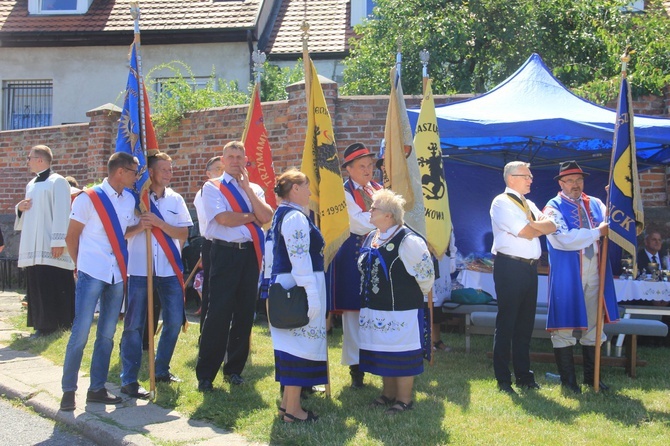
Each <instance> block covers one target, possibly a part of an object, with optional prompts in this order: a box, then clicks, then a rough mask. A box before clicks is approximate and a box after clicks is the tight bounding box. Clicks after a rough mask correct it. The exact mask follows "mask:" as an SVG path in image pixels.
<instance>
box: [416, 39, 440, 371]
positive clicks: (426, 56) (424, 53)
mask: <svg viewBox="0 0 670 446" xmlns="http://www.w3.org/2000/svg"><path fill="white" fill-rule="evenodd" d="M419 59H420V60H421V66H422V67H423V68H422V70H421V72H422V76H421V78H422V80H423V89H422V91H423V97H424V98H425V97H426V88H427V87H428V79H429V77H428V61H429V60H430V52H429V51H428V50H427V49H425V48H424V49H423V50H421V51H420V52H419ZM435 268H436V269H437V270H439V267H438V265H437V262H435ZM428 313H429V322H430V333H431V338H430V342H429V343H428V348H429V349H430V362H429V364H430V365H433V362H434V359H435V354H434V353H433V336H432V333H433V326H434V324H433V321H434V320H435V309H434V308H433V289H432V288H431V289H430V291H428Z"/></svg>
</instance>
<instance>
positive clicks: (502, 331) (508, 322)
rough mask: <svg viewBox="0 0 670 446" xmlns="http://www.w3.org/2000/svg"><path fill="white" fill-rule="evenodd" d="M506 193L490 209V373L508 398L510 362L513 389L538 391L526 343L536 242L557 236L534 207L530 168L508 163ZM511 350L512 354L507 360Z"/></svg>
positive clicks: (532, 300)
mask: <svg viewBox="0 0 670 446" xmlns="http://www.w3.org/2000/svg"><path fill="white" fill-rule="evenodd" d="M503 177H504V179H505V184H506V185H507V187H506V188H505V192H504V193H502V194H500V195H498V196H497V197H495V198H494V199H493V202H492V203H491V226H492V227H493V247H492V249H491V252H492V253H493V254H494V255H495V256H496V257H495V260H494V266H493V281H494V282H495V289H496V296H497V300H498V315H497V317H496V331H495V336H494V338H493V371H494V373H495V377H496V380H497V381H498V389H499V390H500V391H501V392H505V393H508V394H510V395H513V394H516V392H515V390H514V389H513V388H512V377H511V374H510V371H509V361H510V356H511V358H512V366H513V368H514V376H515V378H516V385H517V386H518V387H520V388H522V389H539V388H540V386H539V385H538V384H537V382H535V376H534V374H533V372H532V371H531V370H530V339H531V336H532V334H533V326H534V325H535V309H536V306H537V264H538V260H539V258H540V255H541V254H542V247H541V246H540V240H539V238H538V237H540V236H541V235H543V234H549V233H551V232H554V231H555V230H556V227H555V226H554V224H553V223H552V222H551V221H550V220H548V219H546V218H545V217H544V216H543V215H542V212H540V210H539V209H538V208H537V206H535V204H534V203H533V202H532V201H528V200H526V198H525V197H524V195H526V194H527V193H529V192H530V185H531V184H532V183H533V175H532V174H531V173H530V164H528V163H524V162H521V161H512V162H511V163H507V165H506V166H505V169H504V171H503ZM510 350H511V354H510Z"/></svg>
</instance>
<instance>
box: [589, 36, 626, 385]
mask: <svg viewBox="0 0 670 446" xmlns="http://www.w3.org/2000/svg"><path fill="white" fill-rule="evenodd" d="M629 61H630V56H629V54H628V49H626V50H625V51H624V53H623V54H622V55H621V78H622V80H623V79H625V78H626V70H627V67H628V62H629ZM619 103H621V98H619ZM618 116H619V110H617V117H618ZM615 138H616V132H615ZM614 150H616V145H615V144H612V157H611V160H610V175H609V181H608V183H607V184H612V175H613V172H614V163H615V162H616V160H615V156H614ZM610 192H611V191H610V190H609V187H608V188H607V205H606V206H605V207H606V209H607V211H608V213H609V209H610ZM608 247H609V237H608V236H605V237H604V238H603V242H602V246H601V249H600V251H601V252H600V265H599V267H600V271H599V279H600V280H599V287H598V311H597V312H596V345H595V362H594V371H593V391H594V392H596V393H598V392H599V391H600V351H601V342H600V338H601V336H602V332H603V324H604V321H603V307H604V306H605V273H606V270H607V250H608ZM630 360H631V361H635V360H636V359H635V358H630Z"/></svg>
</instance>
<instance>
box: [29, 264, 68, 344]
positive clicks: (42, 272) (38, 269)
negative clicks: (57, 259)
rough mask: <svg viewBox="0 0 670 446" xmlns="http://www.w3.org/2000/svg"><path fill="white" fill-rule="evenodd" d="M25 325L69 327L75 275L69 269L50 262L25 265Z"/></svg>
mask: <svg viewBox="0 0 670 446" xmlns="http://www.w3.org/2000/svg"><path fill="white" fill-rule="evenodd" d="M26 276H27V279H28V289H27V290H26V298H27V300H28V323H27V325H28V327H34V328H35V329H36V330H44V331H53V330H59V329H63V330H69V329H70V328H72V321H73V320H74V289H75V283H74V276H73V275H72V271H71V270H69V269H63V268H58V267H56V266H51V265H33V266H28V267H26Z"/></svg>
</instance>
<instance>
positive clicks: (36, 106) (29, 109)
mask: <svg viewBox="0 0 670 446" xmlns="http://www.w3.org/2000/svg"><path fill="white" fill-rule="evenodd" d="M2 97H3V98H4V103H3V107H2V108H3V123H2V124H3V126H2V128H3V130H18V129H27V128H32V127H46V126H48V125H51V120H52V116H53V82H52V81H50V80H42V81H5V82H4V83H3V85H2Z"/></svg>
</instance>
